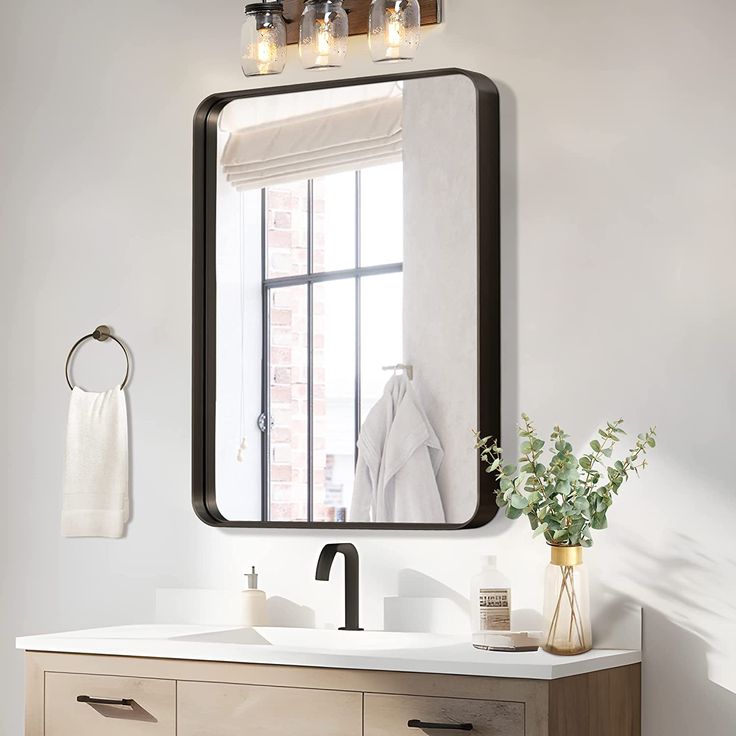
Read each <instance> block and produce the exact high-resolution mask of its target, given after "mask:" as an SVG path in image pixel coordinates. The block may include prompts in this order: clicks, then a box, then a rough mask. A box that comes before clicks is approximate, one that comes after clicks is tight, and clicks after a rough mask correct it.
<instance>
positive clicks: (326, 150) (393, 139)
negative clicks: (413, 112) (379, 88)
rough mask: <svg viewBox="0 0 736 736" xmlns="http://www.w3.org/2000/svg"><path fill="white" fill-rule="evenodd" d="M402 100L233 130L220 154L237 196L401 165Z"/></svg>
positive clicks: (377, 102) (358, 104) (386, 101)
mask: <svg viewBox="0 0 736 736" xmlns="http://www.w3.org/2000/svg"><path fill="white" fill-rule="evenodd" d="M402 114H403V99H402V97H401V96H396V97H384V98H382V99H379V100H371V101H370V102H361V103H356V104H351V105H346V106H343V107H338V108H332V109H330V110H322V111H319V112H314V113H310V114H308V115H301V116H299V117H292V118H288V119H286V120H284V121H280V122H278V123H266V124H263V125H258V126H253V127H249V128H244V129H241V130H236V131H234V132H232V133H231V134H230V137H229V138H228V141H227V143H226V144H225V149H224V151H223V154H222V166H223V169H224V171H225V174H226V176H227V180H228V181H229V182H230V183H231V184H232V185H233V186H234V187H235V188H236V189H237V190H239V191H246V190H248V189H261V188H262V187H265V186H272V185H274V184H283V183H285V182H291V181H299V180H302V179H313V178H315V177H318V176H325V175H327V174H337V173H340V172H344V171H354V170H357V169H363V168H367V167H369V166H378V165H381V164H387V163H393V162H396V161H401V156H402Z"/></svg>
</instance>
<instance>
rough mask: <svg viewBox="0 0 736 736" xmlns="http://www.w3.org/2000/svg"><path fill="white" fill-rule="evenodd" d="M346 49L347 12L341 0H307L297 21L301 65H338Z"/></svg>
mask: <svg viewBox="0 0 736 736" xmlns="http://www.w3.org/2000/svg"><path fill="white" fill-rule="evenodd" d="M347 53H348V14H347V12H346V11H345V8H343V6H342V0H307V1H306V3H305V5H304V12H303V13H302V17H301V22H300V24H299V55H300V56H301V59H302V64H303V66H304V68H305V69H330V68H332V67H337V66H342V63H343V61H344V60H345V57H346V56H347Z"/></svg>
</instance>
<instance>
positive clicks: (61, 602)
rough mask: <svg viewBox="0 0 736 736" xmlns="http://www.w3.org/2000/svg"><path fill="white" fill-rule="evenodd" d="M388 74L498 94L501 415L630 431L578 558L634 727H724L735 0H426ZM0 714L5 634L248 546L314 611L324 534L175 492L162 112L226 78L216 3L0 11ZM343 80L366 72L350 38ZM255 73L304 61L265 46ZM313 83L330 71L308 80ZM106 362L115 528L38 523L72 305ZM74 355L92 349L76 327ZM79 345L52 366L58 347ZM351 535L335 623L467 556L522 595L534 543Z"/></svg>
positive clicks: (183, 424) (328, 588) (532, 571)
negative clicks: (105, 332)
mask: <svg viewBox="0 0 736 736" xmlns="http://www.w3.org/2000/svg"><path fill="white" fill-rule="evenodd" d="M447 5H448V6H449V7H448V8H447V16H448V22H447V23H446V24H445V25H444V26H443V27H442V28H441V29H439V30H436V31H434V32H431V33H428V34H427V35H426V43H425V45H424V49H423V53H422V57H421V60H420V61H419V62H418V64H417V65H416V66H417V67H439V66H448V65H453V64H454V65H458V66H464V67H468V68H471V69H476V70H478V71H481V72H483V73H485V74H487V75H489V76H491V77H493V78H494V79H496V80H498V82H499V84H500V86H501V91H502V108H503V112H502V117H503V120H502V137H503V213H504V243H503V249H504V283H505V290H504V295H503V302H504V415H505V424H506V428H507V435H508V432H509V431H510V430H511V429H512V427H513V424H514V418H515V416H516V415H517V414H518V412H519V411H520V410H521V409H522V408H523V409H524V410H526V411H527V412H529V413H531V414H533V415H534V416H535V417H536V418H537V419H538V421H539V423H540V424H541V425H542V426H545V427H547V426H549V425H550V424H551V423H553V422H556V421H559V422H562V423H564V424H565V425H566V427H567V428H568V430H569V431H570V432H572V433H573V434H574V435H575V436H576V437H577V438H579V439H580V440H583V439H585V438H587V437H588V436H589V435H590V434H592V431H593V427H594V426H595V424H596V423H597V422H600V421H602V420H604V419H606V418H608V417H612V416H617V415H622V416H624V417H625V418H626V419H627V420H628V423H629V425H630V427H631V428H632V429H638V428H641V427H644V426H646V425H647V424H648V423H650V422H656V423H657V424H658V426H659V430H660V436H661V443H660V445H659V447H658V448H657V451H656V453H655V454H654V455H653V458H652V462H653V466H652V468H651V470H650V471H649V472H648V473H647V475H646V477H645V478H644V479H643V480H642V481H641V482H639V483H638V484H637V485H635V486H634V485H632V486H631V487H630V488H626V489H625V493H624V494H623V495H622V497H621V499H620V500H619V501H618V502H617V504H616V508H615V509H614V511H613V513H612V514H611V529H610V530H608V531H606V532H605V533H602V534H600V535H598V537H597V539H598V543H597V545H596V547H595V548H594V550H593V551H592V552H591V553H590V554H589V555H588V558H589V560H590V561H591V563H592V566H593V567H594V568H595V572H596V576H597V578H598V580H599V581H600V584H601V585H602V586H605V587H606V588H611V589H614V590H617V591H620V593H621V595H624V596H630V597H631V598H634V599H636V600H640V601H642V602H643V603H644V605H645V607H646V613H645V617H646V618H645V629H646V631H645V647H646V654H645V658H646V664H645V675H644V713H645V716H644V720H645V734H646V736H661V735H662V734H670V735H672V736H691V734H693V733H707V734H708V735H709V736H726V735H727V734H731V733H732V730H733V723H734V722H736V695H735V694H734V693H735V692H736V652H735V651H734V647H735V646H736V644H735V643H734V642H736V636H734V633H735V632H734V618H735V616H736V593H734V591H736V556H735V555H734V545H733V530H732V519H733V518H734V516H735V514H734V512H735V511H736V493H734V488H733V485H734V481H733V471H732V468H731V463H730V456H731V455H732V452H731V450H730V441H731V434H732V427H731V424H732V418H731V413H732V411H733V407H734V405H735V404H736V395H735V394H736V381H735V380H734V377H735V373H736V370H735V369H736V353H735V352H734V349H733V325H734V318H736V296H734V290H733V285H732V282H733V275H732V274H733V271H734V267H736V255H735V252H734V241H735V239H736V214H735V213H736V207H734V198H735V197H736V176H734V171H735V170H736V138H735V137H734V135H733V131H734V129H736V100H735V99H734V96H733V94H732V76H733V74H732V72H733V69H734V65H735V64H736V45H734V43H733V38H734V30H735V29H736V6H734V5H733V4H732V3H731V2H729V0H701V1H700V2H697V3H696V2H692V1H691V2H685V0H649V1H648V2H645V3H642V2H634V0H624V2H619V3H610V2H608V3H603V2H591V0H587V1H586V2H582V1H577V2H575V1H573V0H560V1H559V2H555V3H541V2H532V0H496V1H495V2H488V1H487V0H448V2H447ZM0 12H1V16H0V17H2V24H0V68H2V70H3V74H2V77H1V78H0V99H2V101H3V115H2V116H1V117H0V126H2V131H1V134H0V171H2V174H1V175H0V246H1V248H2V250H1V254H2V255H1V258H2V262H1V264H0V300H1V301H0V310H1V311H0V313H1V314H2V322H1V324H2V328H1V329H2V332H1V333H0V344H2V346H3V356H2V360H0V386H2V387H3V388H2V394H0V395H1V396H2V405H0V416H2V425H1V426H2V435H0V448H2V450H1V451H0V452H1V453H2V454H1V455H0V468H2V479H3V489H2V498H3V502H4V505H5V507H4V509H3V512H4V513H3V514H2V521H0V571H1V572H0V595H1V596H2V599H1V600H2V603H1V608H0V659H1V661H2V666H1V668H0V684H1V685H2V692H3V698H4V704H5V705H4V707H3V708H2V709H0V733H2V734H3V736H5V735H6V734H7V736H15V735H16V734H19V733H20V732H21V725H20V723H21V711H22V709H21V691H22V681H21V663H22V658H21V656H20V655H19V654H17V653H14V652H13V649H12V637H13V636H14V635H16V634H22V633H29V632H40V631H50V630H54V629H64V628H72V627H81V626H89V625H96V624H115V623H130V622H135V621H147V620H150V619H151V618H152V615H153V590H154V589H155V588H156V587H159V586H165V585H181V586H185V585H200V586H203V585H214V586H218V585H220V586H222V585H226V584H227V585H235V584H237V583H238V582H239V581H238V580H237V578H238V574H239V573H240V571H242V569H243V568H244V567H245V566H246V565H247V564H251V563H255V564H257V565H259V567H261V568H262V578H261V580H262V582H263V585H264V586H265V587H266V588H267V590H268V591H269V592H270V593H272V594H274V595H279V596H283V597H284V598H287V599H290V600H291V601H294V604H293V606H292V605H290V604H287V603H284V604H283V606H282V609H283V610H286V611H288V610H293V611H294V613H295V614H297V613H299V615H301V616H302V618H307V617H308V616H307V614H308V611H306V610H305V609H302V608H298V606H304V607H307V608H311V609H314V610H315V612H316V614H315V615H316V619H317V622H318V623H324V622H337V620H338V618H339V616H340V615H341V613H340V584H339V581H337V580H335V581H333V582H331V583H317V582H315V581H314V580H313V565H314V561H315V560H316V557H317V554H318V551H319V548H320V547H321V545H322V544H324V543H326V542H328V541H334V540H336V539H337V537H336V535H335V534H332V533H329V532H327V533H317V532H313V533H293V534H284V533H274V532H267V531H261V532H237V531H218V530H215V529H210V528H207V527H205V526H204V525H202V524H200V523H199V522H198V521H197V520H196V519H195V518H194V515H193V513H192V511H191V509H190V506H189V500H188V494H189V467H188V466H189V354H190V335H189V330H190V318H189V310H190V262H189V257H190V220H189V218H190V201H189V200H190V181H189V171H190V145H191V130H190V119H191V114H192V112H193V110H194V108H195V106H196V104H197V103H198V102H199V100H200V99H202V98H203V97H204V96H205V95H207V94H208V93H210V92H213V91H216V90H223V89H229V88H236V87H243V86H246V85H248V86H259V85H263V84H264V82H261V81H255V82H245V81H244V80H243V79H242V78H241V76H240V72H239V69H238V59H237V42H238V25H239V23H240V21H241V8H240V7H239V3H237V2H235V0H227V2H226V1H225V0H216V1H214V2H210V3H206V4H205V3H202V2H194V0H177V2H173V1H172V0H168V1H165V0H160V1H159V2H156V3H152V2H143V0H129V1H128V2H125V3H118V4H116V5H114V6H112V5H109V4H105V3H100V2H92V1H91V0H88V1H87V2H81V0H77V1H76V2H73V3H72V2H69V3H64V4H60V3H54V2H51V1H50V0H37V1H36V2H32V3H11V2H3V3H2V6H1V7H0ZM351 51H352V54H351V57H350V61H349V65H348V66H347V68H345V69H344V70H343V74H344V75H360V74H372V73H376V72H377V71H381V70H377V69H376V68H375V67H373V66H372V65H371V64H370V63H369V62H368V61H367V52H366V50H365V48H364V45H363V43H362V42H361V41H356V42H355V43H354V44H352V46H351ZM290 62H291V64H290V69H289V72H288V73H287V74H286V75H284V77H283V78H282V79H279V80H278V81H279V83H281V82H296V81H303V80H307V79H309V78H314V77H311V76H310V75H307V74H306V73H302V72H301V71H300V70H299V69H298V67H297V63H296V59H295V58H294V56H293V54H292V55H291V58H290ZM336 76H337V74H336ZM101 321H108V322H109V323H110V324H112V325H113V326H114V327H115V328H116V329H117V330H118V332H119V333H120V334H121V335H122V336H123V337H125V338H126V339H127V340H128V341H129V343H130V345H131V347H132V349H133V351H134V353H135V358H136V370H135V374H134V376H133V383H132V385H131V389H130V394H129V397H130V407H131V417H132V457H133V476H132V478H133V494H134V511H133V514H134V515H133V523H132V524H131V526H130V532H129V534H128V537H127V538H126V539H125V540H122V541H112V542H106V541H90V540H61V539H60V538H59V534H58V525H59V506H60V499H59V489H60V483H59V478H60V473H61V463H62V452H63V430H64V421H65V412H66V402H67V400H68V393H67V390H66V388H65V384H64V381H63V375H62V368H63V361H64V358H65V355H66V351H67V350H68V348H69V346H70V345H71V343H72V342H73V341H74V340H75V339H76V338H77V337H78V336H79V335H80V334H81V333H82V332H83V331H85V330H89V329H91V328H93V327H94V326H95V325H96V324H97V323H98V322H101ZM97 347H100V351H98V352H97V353H96V354H95V353H94V352H93V351H92V349H91V348H90V351H89V352H86V353H85V355H84V356H83V357H84V359H85V360H86V361H89V362H90V363H91V362H93V361H94V360H95V358H96V356H102V355H103V354H104V355H105V357H108V356H109V357H110V358H111V359H112V357H111V356H112V355H113V354H112V353H104V352H103V349H102V347H101V346H97ZM80 362H81V361H80ZM340 538H341V539H342V538H345V539H352V540H353V541H354V542H356V543H357V544H358V546H359V547H360V550H361V553H362V559H363V566H364V567H363V569H364V581H363V582H364V584H363V598H364V611H363V613H364V619H365V624H366V625H367V626H376V625H380V623H381V610H382V598H383V596H384V595H387V594H392V593H395V592H396V591H397V590H399V589H402V590H403V591H404V592H407V593H409V592H412V591H417V590H421V591H437V592H444V593H446V594H447V595H449V596H451V597H454V598H455V599H456V600H458V602H462V596H464V595H465V592H466V589H467V582H468V577H469V575H470V573H471V569H472V568H474V567H475V564H476V559H477V557H478V555H479V554H480V553H482V552H486V551H489V550H495V551H497V552H498V553H499V554H500V555H501V563H502V564H503V566H504V567H505V568H506V569H507V570H508V571H509V572H511V573H513V575H514V576H515V577H516V579H517V580H519V581H522V580H523V583H522V582H520V589H519V593H518V595H517V597H516V599H517V602H518V603H519V605H524V606H525V605H535V604H537V603H538V587H537V585H538V580H539V575H540V573H541V567H542V565H543V564H544V560H545V550H544V547H543V545H542V544H541V543H532V542H531V541H530V539H529V534H528V530H527V529H525V528H524V525H523V524H522V523H518V524H515V525H510V524H509V523H507V522H506V521H504V520H501V521H497V522H494V523H493V524H492V525H491V526H488V527H486V528H484V529H480V530H477V531H474V532H470V533H463V534H451V533H448V534H403V535H398V534H391V535H386V534H380V533H375V532H372V533H371V532H366V533H363V534H352V535H340Z"/></svg>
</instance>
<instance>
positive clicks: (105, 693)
mask: <svg viewBox="0 0 736 736" xmlns="http://www.w3.org/2000/svg"><path fill="white" fill-rule="evenodd" d="M77 698H90V699H92V700H91V701H90V702H80V701H79V700H77ZM96 700H112V701H120V700H125V701H126V705H123V704H112V703H97V702H95V701H96ZM44 723H45V731H44V734H45V736H83V735H84V736H87V735H88V736H175V734H176V682H174V681H173V680H142V679H138V678H136V677H107V676H104V675H72V674H64V673H59V672H47V673H46V695H45V704H44Z"/></svg>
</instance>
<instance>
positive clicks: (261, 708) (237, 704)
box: [177, 682, 363, 736]
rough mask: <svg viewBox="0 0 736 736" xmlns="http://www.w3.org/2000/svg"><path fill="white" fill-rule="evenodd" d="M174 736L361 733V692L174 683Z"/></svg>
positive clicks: (348, 735)
mask: <svg viewBox="0 0 736 736" xmlns="http://www.w3.org/2000/svg"><path fill="white" fill-rule="evenodd" d="M177 700H178V706H177V711H178V720H179V730H178V736H243V734H253V735H254V736H255V734H257V735H258V736H284V735H285V734H298V736H362V732H363V723H362V721H363V696H362V694H361V693H347V692H340V691H337V690H308V689H301V688H291V687H265V686H257V685H223V684H219V683H207V682H179V683H178V698H177Z"/></svg>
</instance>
